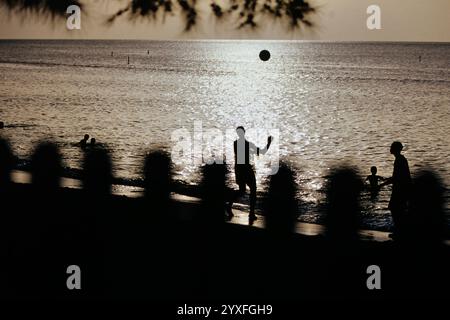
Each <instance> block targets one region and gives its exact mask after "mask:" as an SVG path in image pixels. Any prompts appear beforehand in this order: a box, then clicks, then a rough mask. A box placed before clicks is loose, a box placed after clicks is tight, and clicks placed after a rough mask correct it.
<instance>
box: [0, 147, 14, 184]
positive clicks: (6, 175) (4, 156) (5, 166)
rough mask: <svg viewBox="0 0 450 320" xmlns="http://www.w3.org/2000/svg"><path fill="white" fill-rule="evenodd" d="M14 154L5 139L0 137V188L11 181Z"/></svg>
mask: <svg viewBox="0 0 450 320" xmlns="http://www.w3.org/2000/svg"><path fill="white" fill-rule="evenodd" d="M13 166H14V156H13V154H12V152H11V148H10V147H9V144H8V142H7V141H6V140H3V139H0V190H1V189H2V187H5V186H7V185H8V184H9V183H10V182H11V170H12V169H13Z"/></svg>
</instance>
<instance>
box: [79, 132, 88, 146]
mask: <svg viewBox="0 0 450 320" xmlns="http://www.w3.org/2000/svg"><path fill="white" fill-rule="evenodd" d="M88 140H89V135H88V134H85V135H84V138H83V139H82V140H80V147H81V149H86V146H87V142H88Z"/></svg>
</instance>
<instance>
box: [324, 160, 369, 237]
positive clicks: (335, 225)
mask: <svg viewBox="0 0 450 320" xmlns="http://www.w3.org/2000/svg"><path fill="white" fill-rule="evenodd" d="M361 188H362V182H361V180H360V178H359V176H358V174H357V173H356V170H354V169H352V168H348V167H343V168H338V169H335V170H334V171H333V172H332V174H331V176H330V178H329V181H328V183H327V186H326V193H327V200H326V201H327V203H326V205H327V207H326V217H325V228H326V235H327V237H328V238H329V239H333V240H343V241H353V240H356V239H357V238H358V229H359V225H360V207H359V195H360V191H361Z"/></svg>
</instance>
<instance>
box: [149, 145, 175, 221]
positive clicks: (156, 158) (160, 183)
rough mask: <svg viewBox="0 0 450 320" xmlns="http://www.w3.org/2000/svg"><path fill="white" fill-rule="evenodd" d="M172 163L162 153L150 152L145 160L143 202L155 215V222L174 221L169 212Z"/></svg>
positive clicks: (167, 156) (166, 155) (168, 157)
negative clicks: (144, 201)
mask: <svg viewBox="0 0 450 320" xmlns="http://www.w3.org/2000/svg"><path fill="white" fill-rule="evenodd" d="M172 187H173V183H172V161H171V159H170V156H169V154H167V153H166V152H163V151H152V152H150V153H149V154H148V155H147V157H146V158H145V164H144V188H145V200H146V202H147V205H148V206H149V207H151V209H152V210H151V211H153V212H154V213H155V217H153V218H156V219H157V220H165V221H169V220H174V219H175V217H173V216H171V215H172V214H173V213H174V212H173V211H172V210H170V211H169V207H170V202H171V201H170V199H171V198H170V193H171V192H172Z"/></svg>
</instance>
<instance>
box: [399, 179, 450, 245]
mask: <svg viewBox="0 0 450 320" xmlns="http://www.w3.org/2000/svg"><path fill="white" fill-rule="evenodd" d="M444 191H445V188H444V186H443V183H442V181H441V179H440V178H439V177H438V176H437V175H436V174H435V173H434V172H432V171H430V170H424V171H421V172H419V173H418V174H417V175H416V176H415V177H414V179H413V183H412V188H411V197H410V202H409V212H408V221H407V227H408V236H409V238H410V241H413V242H416V243H418V244H420V245H421V246H424V247H430V246H431V247H432V246H440V245H442V243H443V241H444V240H445V239H446V238H447V237H448V235H449V233H448V231H449V230H448V228H447V224H446V216H445V210H444V207H445V196H444Z"/></svg>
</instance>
